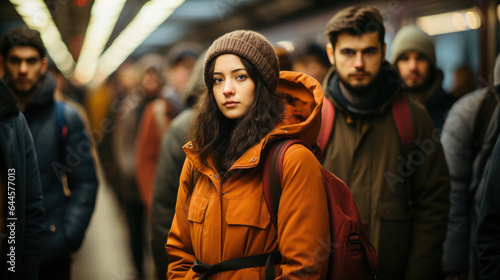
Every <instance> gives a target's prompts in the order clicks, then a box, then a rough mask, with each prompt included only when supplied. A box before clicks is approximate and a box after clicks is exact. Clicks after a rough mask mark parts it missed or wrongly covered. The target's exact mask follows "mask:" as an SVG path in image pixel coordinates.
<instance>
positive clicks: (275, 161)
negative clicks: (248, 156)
mask: <svg viewBox="0 0 500 280" xmlns="http://www.w3.org/2000/svg"><path fill="white" fill-rule="evenodd" d="M296 143H302V141H300V140H298V139H285V140H280V141H279V142H276V143H274V144H272V146H271V148H270V149H269V151H268V152H267V156H266V160H265V162H264V170H263V176H262V184H263V185H264V197H265V199H266V204H267V209H268V210H269V214H270V216H271V221H272V223H273V225H274V227H275V228H276V229H278V207H279V203H280V198H281V178H282V177H283V159H284V158H285V152H286V150H287V149H288V147H290V146H291V145H293V144H296Z"/></svg>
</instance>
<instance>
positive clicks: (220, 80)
mask: <svg viewBox="0 0 500 280" xmlns="http://www.w3.org/2000/svg"><path fill="white" fill-rule="evenodd" d="M214 83H215V84H220V83H222V79H221V78H219V77H216V78H214Z"/></svg>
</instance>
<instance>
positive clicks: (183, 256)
mask: <svg viewBox="0 0 500 280" xmlns="http://www.w3.org/2000/svg"><path fill="white" fill-rule="evenodd" d="M277 92H281V93H286V94H288V95H289V96H290V97H291V98H286V100H287V101H285V100H283V102H285V104H286V106H285V107H286V110H285V120H284V121H283V122H282V123H281V124H279V125H278V126H276V127H275V129H274V130H273V131H271V132H270V133H268V134H267V135H266V136H265V137H264V138H262V139H261V141H260V142H259V143H257V144H256V145H254V146H253V147H251V148H250V149H249V150H247V151H246V152H245V153H244V154H243V155H242V156H241V157H240V158H239V159H238V160H237V161H236V162H235V163H234V164H233V166H232V167H231V168H230V169H229V171H228V172H227V173H226V174H225V175H224V177H223V178H219V176H218V174H219V172H217V170H216V167H215V166H207V165H203V164H202V163H201V161H200V160H199V158H198V156H197V154H196V153H195V152H194V151H193V149H192V145H191V143H187V144H186V145H185V146H184V150H185V152H186V155H187V158H186V161H185V163H184V167H183V170H182V173H181V177H180V185H179V192H178V196H177V205H176V214H175V217H174V220H173V224H172V228H171V230H170V232H169V236H168V241H167V244H166V250H167V253H168V257H169V261H170V264H169V268H168V279H198V277H199V275H198V274H196V273H195V272H194V271H192V269H191V266H192V264H193V262H194V261H195V259H198V260H199V261H201V262H203V263H207V264H216V263H219V262H222V261H225V260H229V259H234V258H240V257H244V256H253V255H259V254H265V253H270V252H272V251H274V250H276V249H278V248H279V250H280V252H281V254H282V256H283V264H282V265H281V266H280V267H279V268H278V269H277V272H278V278H277V279H324V278H325V275H326V272H327V264H328V251H329V244H328V236H329V234H330V230H329V219H328V206H327V200H326V193H325V190H324V184H325V182H324V178H323V175H322V174H323V173H322V167H321V164H320V163H319V162H318V161H317V160H316V158H315V156H314V155H313V153H312V152H311V151H309V150H308V149H307V148H306V147H304V146H302V145H293V146H292V147H290V148H289V149H288V150H287V152H286V153H285V157H284V163H283V181H282V195H281V200H280V204H279V210H278V230H277V231H276V230H275V228H274V226H273V224H272V222H271V219H270V215H269V212H268V209H267V206H266V202H265V199H264V194H263V186H262V165H263V162H264V159H265V151H266V148H268V143H269V142H270V141H269V140H273V139H277V138H283V137H297V138H300V139H302V140H303V141H305V142H306V143H309V144H311V145H312V144H313V143H315V140H316V138H317V135H318V132H319V128H320V123H321V106H322V103H323V91H322V89H321V85H320V84H319V83H318V82H317V81H316V80H315V79H313V78H311V77H309V76H307V75H304V74H299V73H295V72H287V71H282V72H281V73H280V80H279V85H278V88H277ZM194 168H195V169H197V170H198V171H199V174H200V175H199V177H198V178H197V179H194V180H193V178H191V177H197V176H192V175H191V174H193V169H194ZM192 180H193V182H192ZM190 184H195V185H194V190H193V192H192V194H190V195H188V190H187V189H188V186H190ZM210 279H252V280H257V279H265V267H256V268H247V269H240V270H235V271H228V272H222V273H219V274H215V275H214V276H212V277H211V278H210Z"/></svg>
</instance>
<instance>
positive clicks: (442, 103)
mask: <svg viewBox="0 0 500 280" xmlns="http://www.w3.org/2000/svg"><path fill="white" fill-rule="evenodd" d="M435 76H436V77H435V78H434V81H433V83H432V84H431V86H430V94H429V95H428V96H426V97H425V99H424V100H423V103H424V106H425V108H426V109H427V111H428V112H429V115H430V116H431V119H432V121H433V122H434V125H435V126H436V128H438V129H439V130H441V129H442V128H443V124H444V120H445V119H446V116H447V114H448V111H449V110H450V108H451V106H452V105H453V103H455V101H457V100H458V98H457V97H456V96H454V95H451V94H449V93H447V92H446V91H444V89H443V87H442V86H441V83H442V82H443V73H442V72H441V71H440V70H437V69H436V75H435Z"/></svg>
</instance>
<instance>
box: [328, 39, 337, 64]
mask: <svg viewBox="0 0 500 280" xmlns="http://www.w3.org/2000/svg"><path fill="white" fill-rule="evenodd" d="M334 53H335V49H333V46H332V44H331V43H328V44H327V45H326V54H327V55H328V60H330V63H331V64H332V65H335V56H334Z"/></svg>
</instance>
